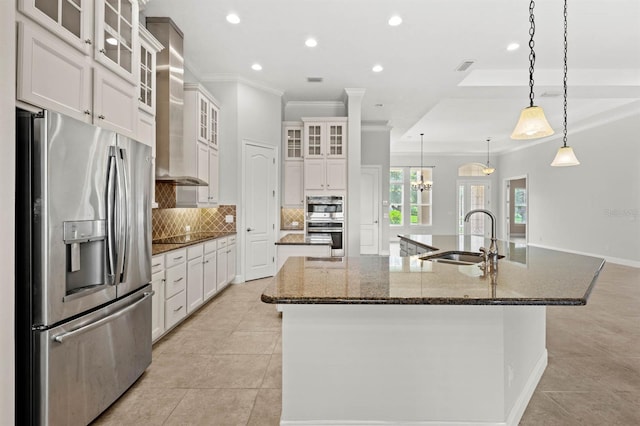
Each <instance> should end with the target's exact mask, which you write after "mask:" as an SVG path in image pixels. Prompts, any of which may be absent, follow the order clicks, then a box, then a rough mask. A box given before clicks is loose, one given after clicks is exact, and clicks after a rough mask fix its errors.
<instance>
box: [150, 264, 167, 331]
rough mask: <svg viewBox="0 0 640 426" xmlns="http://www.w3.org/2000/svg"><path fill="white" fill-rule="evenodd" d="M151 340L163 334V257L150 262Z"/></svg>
mask: <svg viewBox="0 0 640 426" xmlns="http://www.w3.org/2000/svg"><path fill="white" fill-rule="evenodd" d="M151 274H152V275H151V290H153V296H152V297H151V340H152V341H155V340H156V339H158V338H159V337H160V336H162V334H163V333H164V300H165V297H164V280H165V278H164V274H165V271H164V255H158V256H154V257H153V259H152V260H151Z"/></svg>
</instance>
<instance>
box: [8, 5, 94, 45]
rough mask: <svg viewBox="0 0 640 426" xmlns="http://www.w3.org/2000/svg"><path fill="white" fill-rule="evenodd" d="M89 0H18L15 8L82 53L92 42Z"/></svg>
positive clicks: (91, 17) (92, 33)
mask: <svg viewBox="0 0 640 426" xmlns="http://www.w3.org/2000/svg"><path fill="white" fill-rule="evenodd" d="M93 4H94V1H92V0H19V1H18V10H20V12H22V13H24V14H25V15H27V16H28V17H30V18H31V19H33V20H34V21H36V22H37V23H38V24H40V25H42V26H43V27H45V28H46V29H48V30H49V31H51V32H52V33H54V34H55V35H57V36H58V37H60V38H61V39H63V40H64V41H66V42H67V43H68V44H70V45H71V46H73V47H74V48H76V49H78V50H80V51H81V52H83V53H84V54H85V55H91V52H92V50H93V46H94V44H95V43H94V32H93Z"/></svg>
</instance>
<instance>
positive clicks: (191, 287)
mask: <svg viewBox="0 0 640 426" xmlns="http://www.w3.org/2000/svg"><path fill="white" fill-rule="evenodd" d="M202 250H203V245H202V244H198V245H196V246H193V247H189V248H188V249H187V253H188V255H187V258H188V259H189V260H188V262H187V313H191V312H193V311H194V310H195V309H196V308H197V307H198V306H200V305H202V302H203V301H204V299H203V291H202V282H203V281H202V278H203V274H204V271H203V263H202V254H203V251H202Z"/></svg>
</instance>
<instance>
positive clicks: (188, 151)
mask: <svg viewBox="0 0 640 426" xmlns="http://www.w3.org/2000/svg"><path fill="white" fill-rule="evenodd" d="M218 114H219V108H218V104H217V102H216V100H215V99H214V98H213V96H211V95H210V94H209V92H207V91H206V90H205V89H204V87H202V86H201V85H199V84H193V83H185V85H184V138H183V144H184V149H183V169H184V173H185V174H187V175H192V176H197V177H198V178H200V179H202V180H203V181H205V182H207V183H208V186H200V187H178V188H177V205H178V207H210V206H215V205H217V204H218V188H219V175H218V170H219V159H218Z"/></svg>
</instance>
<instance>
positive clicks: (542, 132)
mask: <svg viewBox="0 0 640 426" xmlns="http://www.w3.org/2000/svg"><path fill="white" fill-rule="evenodd" d="M534 7H535V2H534V1H533V0H531V2H530V3H529V22H530V23H531V27H530V28H529V36H530V37H531V38H530V39H529V49H530V52H529V106H528V107H526V108H524V109H523V110H522V111H521V112H520V119H519V120H518V124H516V128H515V129H514V130H513V133H512V134H511V139H538V138H542V137H545V136H550V135H552V134H553V133H554V132H553V129H552V128H551V126H549V122H548V121H547V119H546V117H545V116H544V111H543V110H542V108H541V107H539V106H535V105H534V104H533V98H534V95H533V70H534V66H535V63H536V52H535V51H534V50H533V47H534V46H535V42H534V40H533V36H534V34H535V32H536V24H535V17H534V15H533V8H534Z"/></svg>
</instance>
